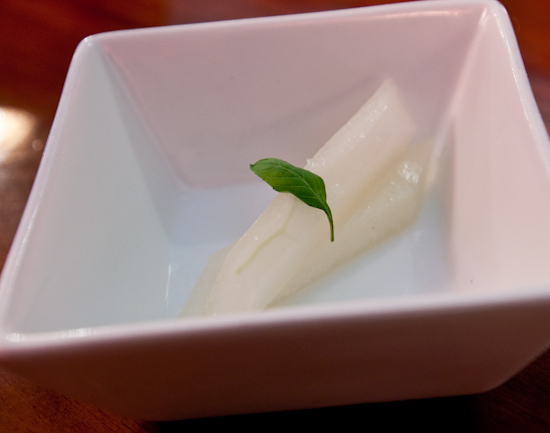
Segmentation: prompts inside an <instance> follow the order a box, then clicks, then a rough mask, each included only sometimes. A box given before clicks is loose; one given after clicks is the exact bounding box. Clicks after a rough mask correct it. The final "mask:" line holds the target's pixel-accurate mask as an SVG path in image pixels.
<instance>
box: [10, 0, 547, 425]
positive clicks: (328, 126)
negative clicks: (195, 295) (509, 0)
mask: <svg viewBox="0 0 550 433" xmlns="http://www.w3.org/2000/svg"><path fill="white" fill-rule="evenodd" d="M385 77H392V78H393V79H394V80H395V81H396V82H397V84H398V85H399V87H400V89H401V90H402V92H403V94H404V97H405V99H406V102H407V104H408V105H409V107H410V108H411V110H412V111H413V113H414V116H415V118H416V119H415V120H416V121H417V122H418V123H419V125H420V133H419V137H418V139H419V140H421V139H433V140H435V143H436V148H437V151H436V152H435V154H434V174H433V183H432V187H431V189H430V192H429V196H428V203H427V205H426V206H425V210H424V212H423V215H422V216H421V218H420V219H419V221H418V223H417V224H416V225H415V227H413V228H412V229H411V230H409V231H407V232H406V233H404V234H402V235H400V236H399V237H396V238H395V239H393V240H392V241H391V242H389V243H388V244H386V245H384V246H383V247H382V248H380V249H378V250H376V251H374V252H372V253H370V254H369V255H367V256H365V257H363V258H361V259H360V260H359V261H357V262H355V263H353V264H352V265H351V266H350V267H348V268H346V269H345V270H344V271H343V272H341V273H339V274H335V275H334V276H333V277H332V278H331V279H327V280H326V281H324V282H323V283H322V284H321V285H320V287H317V288H316V290H310V291H307V292H305V293H303V294H300V295H298V296H296V297H295V298H293V299H291V300H289V301H288V303H287V304H288V305H287V306H286V307H285V308H280V309H276V310H272V311H269V312H265V313H261V314H242V315H235V316H232V317H226V318H217V319H189V320H177V319H173V318H174V317H175V316H176V315H177V312H178V311H179V309H180V308H181V306H182V305H183V302H184V301H185V299H186V297H187V295H188V293H189V291H190V290H191V288H192V287H193V285H194V283H195V281H196V279H197V278H198V275H199V273H200V271H201V269H202V266H203V264H204V263H205V261H206V259H207V257H208V256H209V254H210V253H211V252H213V251H214V250H216V249H217V248H219V247H221V246H224V245H225V244H227V243H228V242H231V241H232V240H234V239H235V238H237V237H238V236H239V235H240V234H241V233H242V232H243V231H244V230H245V229H246V228H247V227H248V225H249V224H250V223H251V222H252V221H253V220H254V219H255V217H256V216H257V215H258V213H259V212H260V211H261V210H262V209H263V208H264V207H265V206H266V205H267V204H268V203H269V201H270V200H271V198H272V195H271V193H270V192H268V191H269V189H268V188H266V187H265V186H264V185H262V184H260V183H256V182H255V179H254V175H253V174H252V173H251V172H250V171H249V170H248V163H250V162H254V161H255V160H257V159H259V158H261V157H266V156H273V157H281V158H284V159H287V160H290V161H291V162H295V163H297V164H299V163H301V162H303V161H304V160H305V158H307V157H308V156H310V155H312V154H313V153H314V152H315V150H316V149H317V148H318V147H319V146H320V145H322V144H323V143H324V142H325V141H326V139H327V138H328V137H329V136H330V135H331V134H332V133H333V132H334V131H335V130H336V129H338V127H339V126H340V125H341V124H342V123H343V122H344V121H345V120H346V119H347V118H348V117H349V116H350V115H351V114H352V113H353V112H354V111H355V110H356V109H357V108H358V107H359V106H360V105H361V104H362V103H363V102H364V101H365V100H366V99H367V97H368V96H369V95H370V93H371V92H372V91H374V89H375V88H376V87H377V85H378V84H379V83H380V82H381V80H382V79H383V78H385ZM549 149H550V148H549V140H548V136H547V134H546V131H545V129H544V125H543V123H542V121H541V119H540V116H539V114H538V111H537V108H536V105H535V102H534V100H533V97H532V94H531V90H530V88H529V84H528V81H527V78H526V75H525V72H524V69H523V65H522V62H521V58H520V56H519V52H518V49H517V45H516V42H515V37H514V35H513V31H512V28H511V26H510V23H509V21H508V18H507V16H506V13H505V11H504V10H503V9H502V8H501V6H500V5H499V4H498V3H497V2H494V1H490V0H471V1H467V0H463V1H453V0H449V1H425V2H414V3H410V4H407V3H405V4H399V5H389V6H383V7H372V8H361V9H352V10H345V11H334V12H327V13H316V14H306V15H296V16H285V17H273V18H262V19H253V20H242V21H233V22H220V23H208V24H199V25H188V26H175V27H166V28H157V29H146V30H138V31H123V32H115V33H107V34H102V35H96V36H92V37H90V38H88V39H86V40H85V41H83V42H82V44H81V46H80V47H79V49H78V50H77V52H76V53H75V57H74V60H73V63H72V65H71V68H70V71H69V74H68V77H67V82H66V85H65V89H64V92H63V96H62V99H61V102H60V105H59V109H58V113H57V116H56V119H55V122H54V127H53V129H52V132H51V134H50V138H49V141H48V144H47V148H46V152H45V155H44V160H43V162H42V166H41V168H40V171H39V174H38V177H37V179H36V182H35V186H34V188H33V191H32V194H31V197H30V199H29V203H28V205H27V208H26V210H25V214H24V217H23V220H22V222H21V225H20V229H19V231H18V234H17V236H16V239H15V241H14V244H13V247H12V251H11V252H10V256H9V259H8V261H7V263H6V266H5V268H4V272H3V275H2V281H1V287H0V362H2V363H3V364H4V365H6V366H8V367H10V368H12V369H14V370H16V371H18V372H20V373H21V374H24V375H26V376H28V377H30V378H32V379H34V380H37V381H39V382H41V383H43V384H45V385H48V386H51V387H53V388H55V389H57V390H59V391H62V392H65V393H67V394H69V395H72V396H75V397H78V398H82V399H86V400H89V401H91V402H93V403H96V404H98V405H101V406H104V407H106V408H109V409H111V410H116V411H120V412H123V413H125V414H128V415H131V416H134V417H140V418H152V419H174V418H183V417H195V416H208V415H216V414H228V413H242V412H252V411H265V410H283V409H291V408H301V407H315V406H324V405H334V404H347V403H356V402H365V401H381V400H390V399H407V398H421V397H430V396H441V395H452V394H460V393H472V392H480V391H484V390H487V389H489V388H491V387H494V386H496V385H498V384H500V383H502V382H503V381H504V380H506V379H507V378H509V377H510V376H511V375H513V374H514V373H515V372H517V371H518V370H519V369H520V368H521V367H523V366H524V365H525V364H526V363H527V362H529V361H530V360H531V359H532V358H533V357H534V356H536V355H537V354H538V353H540V352H541V351H542V350H543V349H544V348H546V347H547V346H548V344H549V343H550V323H549V321H548V320H547V317H548V314H549V313H550V267H549V266H547V265H545V259H546V257H549V256H550V194H549V192H550V176H549V174H550V155H549Z"/></svg>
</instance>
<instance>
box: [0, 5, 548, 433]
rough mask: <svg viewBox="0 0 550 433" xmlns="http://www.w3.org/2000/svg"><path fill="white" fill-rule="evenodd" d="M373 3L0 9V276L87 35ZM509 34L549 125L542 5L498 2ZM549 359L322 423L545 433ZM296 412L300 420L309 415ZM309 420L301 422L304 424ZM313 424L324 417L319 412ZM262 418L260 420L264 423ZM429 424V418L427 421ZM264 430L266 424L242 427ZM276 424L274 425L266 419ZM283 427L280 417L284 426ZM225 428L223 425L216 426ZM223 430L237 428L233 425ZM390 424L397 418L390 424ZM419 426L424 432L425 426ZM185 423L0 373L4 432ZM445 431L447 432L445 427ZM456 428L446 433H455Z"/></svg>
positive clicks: (0, 428)
mask: <svg viewBox="0 0 550 433" xmlns="http://www.w3.org/2000/svg"><path fill="white" fill-rule="evenodd" d="M396 2H397V1H396V0H393V1H375V0H364V1H361V0H118V1H117V0H114V1H113V0H0V268H1V267H2V265H3V263H4V261H5V258H6V255H7V252H8V250H9V247H10V245H11V242H12V240H13V236H14V234H15V230H16V228H17V225H18V223H19V220H20V218H21V214H22V212H23V208H24V206H25V203H26V201H27V198H28V194H29V192H30V189H31V186H32V182H33V180H34V177H35V175H36V171H37V168H38V164H39V161H40V158H41V155H42V152H43V149H44V146H45V143H46V139H47V136H48V132H49V129H50V127H51V124H52V121H53V118H54V115H55V110H56V107H57V103H58V101H59V97H60V95H61V91H62V88H63V82H64V79H65V75H66V73H67V69H68V67H69V64H70V61H71V57H72V54H73V52H74V50H75V48H76V46H77V45H78V43H79V42H80V41H81V40H82V39H83V38H85V37H86V36H88V35H91V34H94V33H99V32H105V31H111V30H118V29H130V28H138V27H150V26H162V25H172V24H184V23H194V22H204V21H216V20H227V19H236V18H247V17H259V16H269V15H282V14H290V13H301V12H312V11H322V10H329V9H342V8H350V7H359V6H368V5H377V4H384V3H396ZM502 3H503V4H504V6H505V7H506V8H507V10H508V12H509V15H510V18H511V21H512V23H513V25H514V28H515V31H516V34H517V38H518V42H519V45H520V49H521V52H522V55H523V58H524V62H525V65H526V69H527V72H528V75H529V79H530V81H531V84H532V87H533V91H534V94H535V98H536V100H537V103H538V104H539V107H540V110H541V113H542V115H543V118H544V120H545V123H546V125H547V127H548V126H549V125H550V18H549V17H550V1H549V0H502ZM549 375H550V355H549V353H546V354H545V355H544V356H543V357H542V358H541V359H539V360H538V361H537V362H535V363H534V364H533V365H531V366H530V367H529V368H528V369H527V370H526V371H524V372H523V373H521V374H520V375H518V376H517V377H516V378H514V379H512V381H510V382H509V383H508V384H505V385H504V386H503V387H500V388H499V389H497V390H495V391H493V392H491V393H486V394H484V395H482V396H474V397H463V398H462V397H461V398H453V399H434V400H428V401H426V402H410V403H408V404H406V403H405V404H403V403H391V404H384V405H363V406H360V407H355V408H348V409H343V412H342V411H340V412H338V411H336V412H328V414H331V416H355V417H358V418H362V417H365V416H367V417H371V418H375V419H381V418H382V417H388V418H389V417H392V416H393V415H394V414H397V415H398V416H397V418H399V417H401V418H403V417H404V418H406V417H409V419H408V420H406V419H402V425H403V426H405V425H407V423H409V424H410V423H411V422H412V423H413V425H414V424H415V422H416V423H417V424H418V425H419V426H424V427H426V426H428V424H429V421H427V420H425V419H424V420H423V416H424V415H425V416H426V417H429V416H430V415H429V414H431V413H432V412H433V411H438V412H439V413H441V414H442V415H446V416H449V417H451V419H452V420H453V423H451V424H449V425H447V428H445V429H443V430H444V431H499V432H503V431H529V432H538V431H541V432H542V431H550V415H548V413H549V412H550V410H549V409H550V377H549ZM312 413H314V412H304V413H303V416H304V417H305V418H304V419H305V420H308V416H315V419H317V420H319V419H322V417H321V418H319V416H318V415H319V414H317V415H311V414H312ZM308 414H309V415H308ZM323 416H327V412H324V415H323ZM266 417H269V416H268V415H266ZM432 418H433V417H432ZM246 419H247V420H248V421H249V422H251V423H253V422H257V421H260V422H266V421H267V420H270V422H272V421H274V420H275V418H273V417H271V418H263V419H258V418H257V417H248V418H246ZM276 419H277V420H279V421H281V419H285V418H281V417H280V416H279V417H278V418H276ZM285 420H286V421H288V418H286V419H285ZM227 422H229V421H228V420H224V423H225V424H224V425H226V424H227ZM231 422H232V423H234V424H235V423H239V421H238V418H237V419H235V418H233V419H232V421H231ZM391 422H393V423H395V422H398V420H397V419H394V420H393V421H391ZM426 423H428V424H426ZM191 425H195V426H196V425H197V422H194V424H191V423H187V424H183V423H165V424H155V423H146V422H140V421H136V420H127V419H124V418H121V417H118V416H115V415H113V414H108V413H105V412H103V411H101V410H99V409H97V408H94V407H90V406H87V405H84V404H81V403H78V402H74V401H72V400H70V399H67V398H65V397H62V396H59V395H56V394H54V393H51V392H49V391H47V390H43V389H41V388H39V387H36V386H35V385H33V384H31V383H27V382H25V381H24V380H21V379H19V378H17V377H15V376H13V375H11V374H10V373H8V372H5V371H3V370H0V433H2V432H4V431H10V432H11V431H13V432H17V431H25V432H34V431H37V432H48V431H52V432H53V431H75V432H80V431H108V432H111V431H113V432H114V431H117V432H118V431H136V432H137V431H148V432H157V431H179V429H180V428H183V427H185V426H191ZM453 425H454V427H453ZM455 427H456V429H455Z"/></svg>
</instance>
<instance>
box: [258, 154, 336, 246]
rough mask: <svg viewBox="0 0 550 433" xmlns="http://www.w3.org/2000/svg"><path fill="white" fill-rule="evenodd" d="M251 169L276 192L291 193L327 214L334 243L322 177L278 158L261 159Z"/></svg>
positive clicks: (331, 222)
mask: <svg viewBox="0 0 550 433" xmlns="http://www.w3.org/2000/svg"><path fill="white" fill-rule="evenodd" d="M250 168H251V170H252V171H253V172H254V173H256V174H257V175H258V176H259V177H261V178H262V179H263V180H264V181H265V182H267V183H268V184H269V185H270V186H271V187H272V188H273V189H274V190H275V191H277V192H288V193H291V194H293V195H294V196H296V197H297V198H298V199H299V200H301V201H303V202H304V203H305V204H307V205H309V206H311V207H314V208H316V209H320V210H322V211H323V212H325V214H326V215H327V218H328V221H329V224H330V241H331V242H334V222H333V221H332V212H331V210H330V207H329V205H328V203H327V193H326V189H325V182H324V181H323V179H322V178H321V177H320V176H317V175H316V174H315V173H312V172H311V171H308V170H306V169H304V168H300V167H295V166H294V165H292V164H290V163H288V162H286V161H283V160H281V159H277V158H265V159H260V160H259V161H258V162H256V163H255V164H251V165H250Z"/></svg>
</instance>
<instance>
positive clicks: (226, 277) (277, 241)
mask: <svg viewBox="0 0 550 433" xmlns="http://www.w3.org/2000/svg"><path fill="white" fill-rule="evenodd" d="M415 131H416V126H415V124H414V121H413V120H412V118H411V116H410V115H409V113H408V112H407V110H406V108H405V106H404V104H403V102H402V100H401V98H400V96H399V94H398V91H397V88H396V86H395V84H394V83H393V82H392V81H390V80H386V81H385V82H384V83H383V84H382V85H381V87H380V88H379V89H378V90H377V91H376V93H375V94H374V95H373V96H372V97H371V98H370V99H369V100H368V101H367V102H366V103H365V105H364V106H363V107H361V108H360V109H359V111H358V112H357V113H356V114H355V115H354V116H353V117H352V118H351V119H350V120H349V121H348V123H346V125H344V126H343V127H342V128H341V129H340V130H339V131H338V132H337V133H336V134H335V135H334V136H333V137H332V138H331V139H330V140H329V141H328V142H327V143H326V144H325V145H324V146H323V147H322V148H321V149H320V150H319V151H318V152H317V154H316V155H315V156H314V157H313V158H312V159H311V160H309V161H308V163H307V165H306V167H305V168H307V169H308V170H311V171H313V172H315V173H317V174H319V175H320V176H321V177H322V178H323V179H324V181H325V184H326V188H327V199H328V203H329V205H330V207H331V209H332V214H333V217H334V223H335V239H336V242H338V237H339V236H340V235H339V232H340V230H341V229H342V228H343V227H344V226H345V224H346V222H347V221H348V220H349V219H350V218H351V217H352V216H353V214H354V213H355V211H357V209H358V208H360V207H361V206H362V204H363V203H364V202H365V201H366V195H367V193H368V191H369V188H370V187H371V185H372V183H373V181H375V180H376V179H377V178H378V177H379V176H381V174H382V173H383V172H384V170H385V169H387V168H388V167H389V166H390V165H391V164H392V163H394V162H395V161H396V160H397V159H398V158H399V157H400V156H401V155H402V154H403V153H404V152H405V150H406V149H407V147H408V145H409V143H410V141H411V140H412V137H413V135H414V133H415ZM328 239H329V225H328V221H327V218H326V216H325V215H324V213H323V212H321V211H319V210H318V209H313V208H311V207H309V206H307V205H305V204H303V203H302V202H300V201H299V200H298V199H296V198H295V197H294V196H291V195H289V194H279V195H278V196H277V197H276V198H275V199H274V201H273V202H272V203H271V204H270V205H269V206H268V208H267V209H266V210H265V211H264V213H263V214H262V215H261V216H260V217H259V218H258V219H257V220H256V222H254V224H253V225H252V226H251V227H250V229H249V230H248V231H247V232H246V233H245V234H244V235H243V236H242V237H241V238H240V239H239V240H238V241H237V242H236V244H235V245H234V246H233V247H232V248H231V250H230V251H229V253H228V254H227V256H226V258H225V260H224V261H223V263H222V265H221V268H219V273H218V274H217V277H216V278H212V275H203V276H202V277H201V281H202V282H204V281H209V283H208V284H202V283H199V284H198V285H197V287H196V288H195V290H201V291H202V290H207V291H208V292H209V293H208V296H204V294H203V295H196V294H195V295H193V297H194V298H195V299H204V300H205V301H204V305H201V304H202V301H201V302H193V305H192V306H191V307H190V306H187V307H186V308H184V311H185V314H222V313H229V312H237V311H249V310H261V309H263V308H265V307H266V306H267V305H269V304H270V303H271V302H273V300H274V299H276V298H277V297H278V296H280V294H281V293H284V290H285V288H287V287H288V286H289V283H292V282H293V281H295V280H298V279H299V278H298V277H299V275H300V273H301V272H302V271H303V270H304V266H306V264H307V261H308V258H309V257H310V256H312V255H314V253H315V251H317V250H319V248H320V247H321V245H323V244H325V243H326V242H327V240H328ZM336 242H335V244H336ZM338 243H339V244H340V242H338ZM218 261H219V259H218ZM218 265H219V264H218ZM308 266H309V265H308ZM214 267H215V266H213V268H214ZM218 267H219V266H218ZM213 271H214V272H216V270H213V269H210V267H209V266H207V268H206V269H205V271H204V272H206V273H211V272H213ZM211 281H215V282H214V283H213V285H212V286H211V287H210V286H209V285H210V284H211Z"/></svg>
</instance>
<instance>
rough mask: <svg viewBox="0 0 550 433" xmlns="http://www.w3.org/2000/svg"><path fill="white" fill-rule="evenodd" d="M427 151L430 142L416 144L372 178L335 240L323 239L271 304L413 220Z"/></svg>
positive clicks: (421, 191)
mask: <svg viewBox="0 0 550 433" xmlns="http://www.w3.org/2000/svg"><path fill="white" fill-rule="evenodd" d="M430 154H431V145H430V143H425V144H422V145H417V146H414V147H411V148H410V149H408V150H407V151H406V152H405V154H404V155H403V157H402V158H400V159H399V160H398V161H397V162H395V163H394V164H393V165H391V167H390V168H389V169H388V170H387V171H386V172H385V173H384V174H383V175H382V176H381V177H380V178H379V179H378V180H377V181H376V182H374V184H373V185H372V186H371V188H370V189H369V191H368V193H367V195H366V196H365V197H366V200H365V201H363V202H362V203H361V206H360V207H359V208H358V209H357V210H356V211H355V212H354V213H353V215H352V216H351V218H349V219H348V220H347V221H346V222H345V223H344V224H343V225H341V226H339V230H338V237H337V238H336V239H335V241H334V242H333V243H331V242H330V241H329V240H323V242H322V243H321V244H320V245H319V246H318V247H317V248H316V249H315V250H314V251H312V252H311V254H310V255H308V257H307V259H306V260H305V261H304V263H303V265H302V268H301V270H300V272H299V273H297V274H296V275H295V277H294V278H293V279H292V280H290V281H289V282H288V283H287V285H286V286H285V287H284V289H283V290H281V291H280V292H279V294H278V295H277V297H276V298H275V299H274V300H273V301H272V303H271V304H270V306H271V305H273V304H276V303H277V302H280V301H281V300H283V299H284V298H286V297H288V296H290V295H292V294H294V293H295V292H296V291H298V290H300V289H302V288H304V287H306V286H308V285H310V284H312V283H314V282H316V281H317V280H319V279H321V278H322V277H323V276H325V275H326V274H328V273H329V272H331V271H333V270H334V269H335V268H337V267H338V266H340V265H342V264H344V263H346V262H348V261H350V260H352V259H353V258H355V257H357V256H358V255H360V254H361V253H364V252H365V251H367V250H369V249H371V248H373V247H375V246H377V245H378V244H380V243H381V242H383V241H384V240H386V239H388V238H389V237H391V236H392V235H394V234H396V233H398V232H400V231H401V230H403V229H405V228H406V227H408V226H409V225H410V224H412V223H413V222H414V221H415V219H416V217H417V216H418V213H419V211H420V208H421V206H422V203H423V197H424V195H425V191H424V189H425V185H424V179H425V177H426V171H427V167H428V162H429V156H430Z"/></svg>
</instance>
